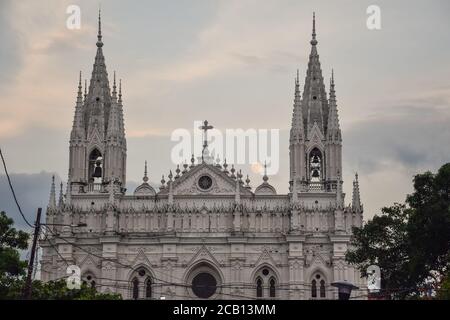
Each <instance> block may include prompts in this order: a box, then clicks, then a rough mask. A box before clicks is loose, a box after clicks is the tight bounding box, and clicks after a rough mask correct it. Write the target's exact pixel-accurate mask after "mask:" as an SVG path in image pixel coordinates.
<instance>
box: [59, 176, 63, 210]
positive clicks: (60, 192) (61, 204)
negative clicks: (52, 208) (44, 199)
mask: <svg viewBox="0 0 450 320" xmlns="http://www.w3.org/2000/svg"><path fill="white" fill-rule="evenodd" d="M63 205H64V195H63V183H62V181H61V184H60V185H59V200H58V207H59V208H62V207H63Z"/></svg>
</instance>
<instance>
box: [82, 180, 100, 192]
mask: <svg viewBox="0 0 450 320" xmlns="http://www.w3.org/2000/svg"><path fill="white" fill-rule="evenodd" d="M85 191H86V192H90V193H97V192H103V191H104V187H103V184H102V183H97V182H94V183H89V184H88V185H87V188H86V189H85Z"/></svg>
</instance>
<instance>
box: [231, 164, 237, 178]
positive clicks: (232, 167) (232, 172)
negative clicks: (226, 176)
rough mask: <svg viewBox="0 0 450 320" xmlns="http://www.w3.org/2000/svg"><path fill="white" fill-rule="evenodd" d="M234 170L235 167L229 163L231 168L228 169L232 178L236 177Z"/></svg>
mask: <svg viewBox="0 0 450 320" xmlns="http://www.w3.org/2000/svg"><path fill="white" fill-rule="evenodd" d="M235 171H236V169H234V164H232V165H231V169H230V172H231V176H230V177H231V178H233V179H234V178H236V176H235V175H234V172H235Z"/></svg>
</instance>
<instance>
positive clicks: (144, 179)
mask: <svg viewBox="0 0 450 320" xmlns="http://www.w3.org/2000/svg"><path fill="white" fill-rule="evenodd" d="M142 180H143V181H144V182H145V183H147V181H148V177H147V160H145V164H144V178H142Z"/></svg>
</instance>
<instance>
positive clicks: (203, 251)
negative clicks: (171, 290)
mask: <svg viewBox="0 0 450 320" xmlns="http://www.w3.org/2000/svg"><path fill="white" fill-rule="evenodd" d="M203 260H206V261H210V262H211V263H212V264H214V265H216V266H221V264H220V263H219V261H217V259H216V258H215V257H214V256H213V255H212V253H211V252H210V251H209V250H208V248H207V247H206V246H205V245H203V246H201V247H200V249H199V250H198V251H197V253H196V254H195V255H194V256H193V257H192V258H191V260H189V262H188V264H187V265H188V266H191V265H193V264H195V263H197V262H198V261H203Z"/></svg>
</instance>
